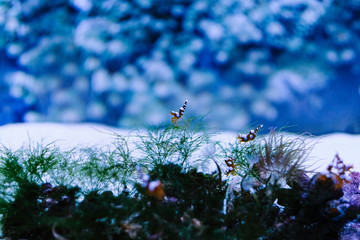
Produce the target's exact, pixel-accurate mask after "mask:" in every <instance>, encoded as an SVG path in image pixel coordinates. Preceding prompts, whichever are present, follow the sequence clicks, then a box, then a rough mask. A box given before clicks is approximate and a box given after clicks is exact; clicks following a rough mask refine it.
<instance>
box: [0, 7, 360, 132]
mask: <svg viewBox="0 0 360 240" xmlns="http://www.w3.org/2000/svg"><path fill="white" fill-rule="evenodd" d="M359 15H360V2H359V1H357V0H347V1H342V0H322V1H320V0H272V1H262V0H216V1H212V0H134V1H130V0H105V1H94V0H53V1H46V0H21V1H20V0H1V1H0V59H1V61H0V100H1V101H0V115H1V119H0V124H6V123H12V122H44V121H55V122H71V123H73V122H96V123H105V124H108V125H112V126H120V127H125V128H131V127H137V126H140V125H158V124H159V123H162V122H164V121H168V116H169V109H172V108H175V107H176V106H178V105H181V104H182V103H183V102H184V100H185V99H189V101H191V102H192V103H193V105H192V107H189V108H188V113H189V114H190V115H196V116H204V115H207V118H206V121H207V122H208V124H209V125H210V126H211V127H214V128H216V129H221V130H238V129H241V128H245V127H249V126H250V125H251V126H252V124H254V123H262V124H266V125H270V126H275V127H282V126H284V125H286V126H291V127H290V129H289V130H290V131H294V132H304V131H309V132H311V133H312V134H324V133H330V132H339V131H341V132H347V133H360V78H359V76H360V64H359V53H360V41H359V38H360V18H359ZM224 119H226V121H223V120H224Z"/></svg>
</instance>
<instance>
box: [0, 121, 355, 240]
mask: <svg viewBox="0 0 360 240" xmlns="http://www.w3.org/2000/svg"><path fill="white" fill-rule="evenodd" d="M117 137H118V141H117V142H116V143H115V145H114V146H115V147H114V148H112V149H110V148H109V149H96V148H86V149H76V148H75V149H74V150H72V151H68V152H62V151H60V150H59V149H58V148H56V147H55V145H45V146H42V145H37V146H36V147H31V146H28V147H24V148H22V149H20V150H18V151H11V150H9V149H5V148H3V149H2V151H1V156H0V179H1V183H0V189H1V191H0V213H1V215H2V217H1V227H2V234H3V237H8V238H11V239H53V238H56V239H85V240H86V239H299V236H301V239H303V238H307V239H336V238H338V237H339V233H340V232H341V229H342V227H343V226H344V224H346V223H348V222H350V221H355V222H356V221H358V220H357V216H358V215H359V214H360V211H359V208H358V207H355V206H351V207H349V206H348V205H344V204H343V203H342V202H341V201H340V198H341V197H342V195H343V192H342V189H341V188H339V184H338V183H337V182H336V181H334V179H333V178H327V177H326V176H325V175H321V174H315V175H314V177H313V178H312V179H310V178H309V177H308V176H307V175H306V174H307V168H306V166H304V165H303V163H304V162H305V160H306V153H307V150H308V149H309V148H308V147H307V146H306V145H304V144H302V143H303V142H302V141H301V140H297V139H295V140H294V139H292V140H286V139H284V136H283V135H282V134H281V133H278V132H271V134H270V135H269V136H268V137H265V138H262V137H261V136H258V137H257V138H256V140H255V141H250V142H247V143H241V144H240V143H237V142H234V143H231V144H229V145H225V146H224V145H221V143H217V142H215V143H214V142H211V138H210V134H208V133H207V132H206V131H204V130H202V129H199V128H198V127H193V126H192V125H191V124H188V123H184V125H181V126H168V127H165V128H158V129H155V130H149V132H148V133H147V134H143V135H140V136H139V137H140V142H138V144H137V146H136V147H135V148H134V149H131V148H130V147H129V145H128V142H127V139H125V138H121V137H120V136H117ZM235 139H236V136H234V140H235ZM208 143H210V145H211V146H213V147H214V149H215V148H218V149H220V150H221V151H220V152H218V151H216V150H214V152H213V153H212V155H211V156H210V155H209V154H207V155H206V156H197V157H194V156H193V154H194V153H195V152H197V151H198V150H200V149H201V148H202V147H205V146H207V144H208ZM139 153H140V154H139ZM228 158H232V159H234V163H235V164H236V168H237V169H236V171H234V173H235V174H234V175H228V176H225V174H224V172H225V167H226V166H225V163H224V161H225V160H226V159H228ZM194 159H195V160H194ZM198 160H199V161H201V162H202V164H208V165H209V166H210V165H211V164H213V163H214V162H215V165H216V166H215V167H214V168H213V170H214V172H212V173H204V172H199V171H198V170H197V168H196V166H197V164H198V162H197V161H198ZM236 177H238V178H240V182H239V183H238V184H236V182H235V180H234V179H236ZM151 183H156V184H157V185H156V187H158V188H159V189H160V193H163V195H161V194H158V195H156V194H151V193H152V191H154V189H153V188H154V186H150V185H151ZM159 183H160V184H159ZM286 184H287V185H286ZM245 185H247V186H246V187H245ZM341 204H342V205H341Z"/></svg>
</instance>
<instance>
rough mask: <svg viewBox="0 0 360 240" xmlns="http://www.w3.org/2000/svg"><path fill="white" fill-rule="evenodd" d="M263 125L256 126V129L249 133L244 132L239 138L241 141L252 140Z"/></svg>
mask: <svg viewBox="0 0 360 240" xmlns="http://www.w3.org/2000/svg"><path fill="white" fill-rule="evenodd" d="M262 126H263V125H260V126H259V127H257V128H255V129H254V130H251V131H250V132H249V134H248V135H245V134H242V135H238V137H237V138H238V139H239V141H240V142H248V141H252V140H254V139H255V138H256V134H257V132H258V131H259V129H260V128H262Z"/></svg>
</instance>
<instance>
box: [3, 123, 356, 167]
mask: <svg viewBox="0 0 360 240" xmlns="http://www.w3.org/2000/svg"><path fill="white" fill-rule="evenodd" d="M114 134H118V135H121V136H129V135H131V136H134V135H135V132H134V131H131V130H125V129H119V128H113V127H109V126H105V125H100V124H58V123H17V124H9V125H4V126H1V127H0V144H2V145H3V146H5V147H7V148H10V149H13V150H15V149H18V148H20V147H21V146H23V145H24V144H28V143H29V142H30V143H44V144H48V143H51V142H55V144H56V145H58V146H59V147H61V148H64V149H72V148H73V147H75V146H83V147H85V146H111V144H112V143H113V142H114V141H115V135H114ZM235 136H236V133H231V132H225V133H221V134H219V135H217V136H216V137H215V138H216V139H217V140H219V141H222V142H227V141H233V138H234V137H235ZM130 139H131V138H130ZM310 141H311V142H314V143H316V144H315V145H314V149H313V150H312V152H311V153H310V156H309V164H314V167H318V170H319V171H322V170H325V169H326V167H327V166H328V164H329V163H330V162H331V160H332V159H333V158H334V155H335V154H336V153H338V154H339V156H340V157H341V158H342V159H343V160H344V162H345V164H352V165H354V168H355V169H356V170H359V169H360V135H350V134H345V133H334V134H329V135H324V136H321V137H317V138H311V139H310Z"/></svg>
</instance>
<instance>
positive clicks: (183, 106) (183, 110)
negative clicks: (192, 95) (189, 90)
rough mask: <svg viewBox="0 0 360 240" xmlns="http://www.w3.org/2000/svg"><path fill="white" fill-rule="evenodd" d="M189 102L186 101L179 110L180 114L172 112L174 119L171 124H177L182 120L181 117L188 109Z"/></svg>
mask: <svg viewBox="0 0 360 240" xmlns="http://www.w3.org/2000/svg"><path fill="white" fill-rule="evenodd" d="M187 102H188V100H185V103H184V105H182V107H181V108H180V109H179V112H175V111H171V112H170V115H172V116H173V117H172V118H171V122H172V123H173V124H177V121H178V120H179V119H180V118H181V116H182V115H183V114H184V112H185V109H186V104H187Z"/></svg>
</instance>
